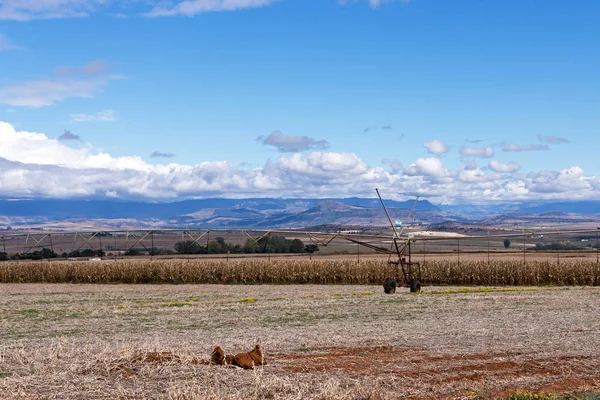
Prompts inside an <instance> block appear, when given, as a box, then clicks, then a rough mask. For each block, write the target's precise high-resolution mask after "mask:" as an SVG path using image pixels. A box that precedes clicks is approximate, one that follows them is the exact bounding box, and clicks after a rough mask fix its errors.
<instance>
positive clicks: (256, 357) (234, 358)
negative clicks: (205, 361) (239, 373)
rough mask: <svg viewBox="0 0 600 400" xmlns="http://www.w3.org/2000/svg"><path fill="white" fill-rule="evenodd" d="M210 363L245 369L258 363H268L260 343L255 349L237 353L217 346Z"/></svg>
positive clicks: (251, 367)
mask: <svg viewBox="0 0 600 400" xmlns="http://www.w3.org/2000/svg"><path fill="white" fill-rule="evenodd" d="M210 363H211V364H213V365H235V366H237V367H241V368H244V369H253V368H254V366H257V365H267V362H266V361H265V359H264V358H263V355H262V351H260V345H258V344H257V345H256V347H255V348H254V350H252V351H250V352H248V353H239V354H236V355H233V354H227V355H225V352H224V351H223V349H222V348H221V347H220V346H217V347H215V349H214V350H213V352H212V355H211V357H210Z"/></svg>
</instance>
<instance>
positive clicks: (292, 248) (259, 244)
mask: <svg viewBox="0 0 600 400" xmlns="http://www.w3.org/2000/svg"><path fill="white" fill-rule="evenodd" d="M173 248H174V251H173V250H169V249H161V248H156V247H155V248H153V249H146V248H131V249H128V250H127V251H126V252H125V253H124V255H126V256H136V255H146V254H152V255H155V256H158V255H168V254H227V253H231V254H244V253H246V254H250V253H279V254H281V253H295V254H298V253H314V252H315V251H319V246H317V245H314V244H309V245H305V244H304V242H302V240H300V239H286V238H285V237H282V236H270V237H264V238H261V239H260V240H258V241H256V242H255V241H253V240H251V239H248V240H246V243H244V245H243V246H242V245H240V244H231V243H227V242H226V241H225V239H224V238H222V237H217V238H215V239H214V240H211V241H210V242H209V243H208V245H207V246H202V245H200V244H199V243H197V242H194V241H192V240H183V241H180V242H177V243H176V244H175V246H174V247H173ZM105 255H106V253H105V252H104V251H103V250H93V249H83V250H82V249H79V250H75V251H72V252H70V253H67V252H64V253H62V254H61V255H60V257H62V258H68V257H74V258H90V257H104V256H105ZM109 255H112V253H111V254H109ZM58 257H59V255H58V254H57V253H55V252H54V251H53V250H51V249H48V248H43V249H42V250H36V251H30V252H27V253H17V254H13V255H11V256H9V255H8V254H7V253H3V252H0V261H3V260H42V259H50V258H58Z"/></svg>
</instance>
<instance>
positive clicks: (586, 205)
mask: <svg viewBox="0 0 600 400" xmlns="http://www.w3.org/2000/svg"><path fill="white" fill-rule="evenodd" d="M385 204H386V207H387V208H388V210H389V212H390V215H391V218H393V219H397V220H403V221H405V222H410V223H416V224H423V225H433V224H440V223H448V222H458V223H474V222H476V223H483V224H490V225H496V224H499V225H503V224H509V223H513V224H520V223H523V222H529V223H532V222H535V221H537V222H540V221H544V222H546V223H556V222H557V221H559V222H561V221H562V222H566V221H577V222H581V221H583V222H594V221H597V220H600V201H579V202H560V203H531V202H530V203H519V204H517V203H505V204H498V205H484V206H474V205H469V204H461V205H451V206H445V205H434V204H432V203H430V202H429V201H427V200H419V201H417V202H416V203H415V201H414V200H409V201H391V200H389V201H386V202H385ZM413 207H414V213H413V214H412V215H411V209H412V208H413ZM409 217H410V220H409V221H407V220H408V219H409ZM119 220H127V221H128V223H127V225H128V226H129V225H133V226H136V225H138V226H139V227H150V226H152V227H163V228H182V227H184V228H187V227H189V228H232V229H233V228H255V229H265V228H300V227H309V226H315V225H328V224H333V225H346V226H367V225H372V226H385V225H388V224H389V222H388V220H387V217H386V215H385V213H384V212H383V209H382V206H381V203H380V201H379V199H377V198H340V199H334V198H332V199H273V198H255V199H198V200H185V201H179V202H171V203H144V202H125V201H109V200H60V199H52V200H46V199H38V200H14V199H11V200H8V199H5V200H0V227H2V226H4V227H7V226H12V227H20V226H23V227H44V226H48V225H51V226H54V227H57V226H61V224H57V223H58V222H70V223H72V224H74V225H77V224H78V223H79V224H82V223H86V224H88V225H89V223H90V221H104V224H105V225H106V224H107V223H108V222H107V221H112V222H113V223H116V222H118V221H119ZM63 225H64V224H63ZM92 226H93V224H92Z"/></svg>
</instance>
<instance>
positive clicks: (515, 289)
mask: <svg viewBox="0 0 600 400" xmlns="http://www.w3.org/2000/svg"><path fill="white" fill-rule="evenodd" d="M536 290H539V288H536V287H507V288H461V289H449V290H440V291H434V292H428V293H429V294H459V293H502V292H534V291H536Z"/></svg>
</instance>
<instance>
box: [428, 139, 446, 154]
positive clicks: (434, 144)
mask: <svg viewBox="0 0 600 400" xmlns="http://www.w3.org/2000/svg"><path fill="white" fill-rule="evenodd" d="M423 146H425V148H426V149H427V152H428V153H429V154H435V155H439V154H444V153H447V152H448V146H447V145H446V144H445V143H443V142H440V141H439V140H432V141H431V142H427V143H424V144H423Z"/></svg>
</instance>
